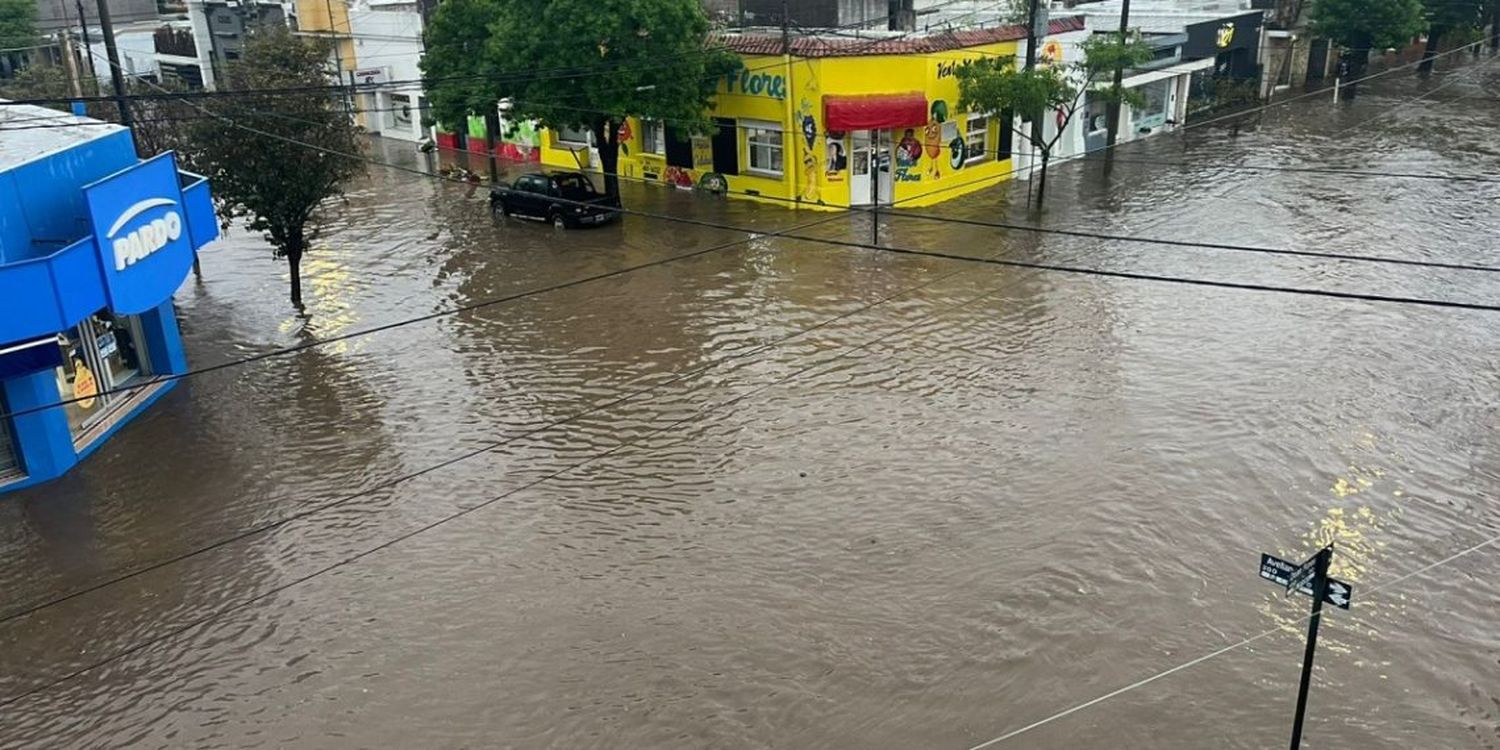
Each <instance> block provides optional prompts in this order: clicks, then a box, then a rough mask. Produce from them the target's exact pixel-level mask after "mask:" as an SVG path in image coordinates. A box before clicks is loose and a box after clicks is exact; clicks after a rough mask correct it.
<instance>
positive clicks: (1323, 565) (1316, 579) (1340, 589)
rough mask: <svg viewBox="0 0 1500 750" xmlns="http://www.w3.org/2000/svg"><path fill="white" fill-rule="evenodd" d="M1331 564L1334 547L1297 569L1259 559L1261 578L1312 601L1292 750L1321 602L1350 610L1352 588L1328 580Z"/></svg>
mask: <svg viewBox="0 0 1500 750" xmlns="http://www.w3.org/2000/svg"><path fill="white" fill-rule="evenodd" d="M1332 561H1333V545H1331V544H1330V545H1328V546H1327V547H1324V548H1323V549H1320V550H1318V553H1317V554H1316V555H1313V556H1312V557H1311V558H1309V559H1308V560H1307V561H1306V562H1304V563H1302V564H1301V565H1298V564H1296V563H1294V562H1290V561H1287V560H1283V559H1281V558H1279V557H1276V556H1274V555H1267V554H1262V555H1261V556H1260V577H1261V578H1264V579H1266V580H1267V581H1271V582H1272V583H1276V584H1279V585H1281V586H1284V587H1286V592H1287V593H1288V594H1290V593H1291V592H1292V591H1297V592H1298V593H1301V594H1305V595H1307V596H1310V597H1312V616H1311V617H1310V618H1308V621H1307V651H1306V652H1305V653H1304V654H1303V655H1302V682H1301V684H1300V685H1299V686H1298V688H1297V714H1296V716H1295V717H1294V718H1293V719H1292V750H1300V748H1301V747H1302V717H1303V716H1304V715H1305V714H1306V713H1307V692H1308V689H1309V688H1310V687H1311V686H1312V665H1313V654H1314V653H1315V652H1316V651H1317V649H1318V624H1319V621H1321V620H1322V619H1323V602H1328V603H1329V604H1332V605H1333V606H1335V607H1339V608H1342V609H1348V608H1349V602H1350V600H1351V599H1352V598H1353V596H1354V587H1353V586H1351V585H1349V584H1348V583H1345V582H1344V581H1340V580H1338V579H1336V578H1329V577H1328V564H1329V563H1330V562H1332Z"/></svg>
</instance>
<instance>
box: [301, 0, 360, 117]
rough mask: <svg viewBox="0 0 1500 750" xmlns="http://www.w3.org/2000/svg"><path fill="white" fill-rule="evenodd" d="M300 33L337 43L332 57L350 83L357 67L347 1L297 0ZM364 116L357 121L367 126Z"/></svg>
mask: <svg viewBox="0 0 1500 750" xmlns="http://www.w3.org/2000/svg"><path fill="white" fill-rule="evenodd" d="M296 8H297V30H298V31H299V32H300V33H303V34H307V35H308V36H320V37H323V38H325V39H326V38H329V37H332V38H333V39H334V45H333V47H334V51H333V52H332V53H331V56H332V57H333V60H332V62H333V63H334V66H335V69H336V70H337V71H338V75H339V79H340V80H341V81H343V82H346V83H347V82H348V81H349V74H350V73H351V72H352V71H353V70H354V69H355V68H357V67H359V66H358V64H357V63H356V62H355V59H356V54H355V50H354V39H353V37H352V36H351V26H350V23H349V5H348V4H347V2H346V0H296ZM363 117H364V115H363V113H358V114H357V115H356V120H357V121H358V122H359V123H360V124H361V125H364V124H365V122H364V120H363Z"/></svg>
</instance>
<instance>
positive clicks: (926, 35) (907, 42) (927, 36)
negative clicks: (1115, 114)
mask: <svg viewBox="0 0 1500 750" xmlns="http://www.w3.org/2000/svg"><path fill="white" fill-rule="evenodd" d="M1083 29H1084V19H1083V17H1082V16H1066V17H1063V18H1054V19H1052V21H1051V23H1050V24H1049V28H1048V31H1047V33H1049V34H1065V33H1067V32H1070V31H1082V30H1083ZM860 34H861V35H862V36H858V37H856V36H849V35H847V34H834V33H832V32H827V33H823V34H819V33H818V32H817V31H812V32H809V33H807V34H803V35H799V36H794V37H792V38H791V40H790V41H791V48H792V49H791V53H792V56H794V57H854V56H858V55H921V54H927V53H930V52H947V51H949V50H956V49H964V48H966V47H978V46H980V45H984V44H994V43H996V42H1010V41H1015V40H1018V39H1025V38H1026V27H1025V26H1017V25H1013V24H1005V25H1000V26H992V27H989V28H980V29H963V30H956V31H929V32H892V33H891V34H890V35H889V36H888V37H882V36H879V35H878V34H879V32H874V33H872V32H860ZM715 41H717V42H718V43H720V44H722V45H724V46H725V47H727V48H728V49H729V50H730V51H732V52H737V53H739V54H741V55H779V54H781V33H780V32H779V31H774V32H773V31H740V32H727V33H724V34H721V35H719V37H718V38H717V39H716V40H715Z"/></svg>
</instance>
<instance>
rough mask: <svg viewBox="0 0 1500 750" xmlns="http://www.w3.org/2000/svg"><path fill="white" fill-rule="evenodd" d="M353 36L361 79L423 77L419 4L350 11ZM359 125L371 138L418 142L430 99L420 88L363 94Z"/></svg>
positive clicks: (405, 86)
mask: <svg viewBox="0 0 1500 750" xmlns="http://www.w3.org/2000/svg"><path fill="white" fill-rule="evenodd" d="M347 16H348V19H349V28H350V32H351V34H352V35H353V37H354V38H353V48H354V58H353V60H354V63H355V65H356V69H357V74H356V75H357V76H360V77H363V76H365V75H367V74H368V73H371V72H375V73H378V76H379V77H380V78H382V79H383V80H385V81H388V82H389V81H415V80H419V79H420V78H421V77H422V69H421V67H420V65H419V63H420V62H421V60H422V51H423V50H424V49H425V48H424V46H423V43H422V16H421V14H420V13H419V12H418V11H417V7H416V5H415V4H400V3H389V4H384V3H381V4H377V3H370V4H369V5H368V6H366V7H360V6H355V7H354V8H352V9H350V10H348V11H347ZM359 98H360V101H359V105H358V106H359V109H360V110H361V114H362V115H363V119H362V121H361V123H362V124H363V125H364V127H365V128H366V129H368V130H369V131H370V132H372V133H379V134H381V135H384V136H387V137H391V138H400V139H402V140H409V141H416V140H420V139H421V138H422V137H423V136H425V135H426V133H427V131H428V129H427V128H424V127H422V118H423V116H424V115H423V110H424V109H425V108H426V99H425V95H424V93H423V90H422V87H421V85H419V84H410V83H408V84H398V85H395V86H392V87H390V88H385V87H382V88H381V89H380V90H378V91H370V92H364V93H361V94H359Z"/></svg>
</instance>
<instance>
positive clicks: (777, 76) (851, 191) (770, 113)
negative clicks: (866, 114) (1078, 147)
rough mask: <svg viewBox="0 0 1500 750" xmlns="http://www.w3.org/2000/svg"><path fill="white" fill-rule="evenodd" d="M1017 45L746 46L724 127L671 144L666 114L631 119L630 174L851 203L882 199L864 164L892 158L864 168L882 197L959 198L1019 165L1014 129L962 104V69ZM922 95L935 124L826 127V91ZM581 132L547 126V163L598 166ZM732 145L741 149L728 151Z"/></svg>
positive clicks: (721, 102) (724, 101)
mask: <svg viewBox="0 0 1500 750" xmlns="http://www.w3.org/2000/svg"><path fill="white" fill-rule="evenodd" d="M1015 54H1016V43H1015V42H1014V41H1002V42H995V43H990V44H983V45H978V46H973V47H966V48H961V49H954V50H949V51H943V52H930V53H925V54H893V55H848V56H829V57H782V56H757V55H746V56H744V57H743V61H744V64H745V67H744V69H743V70H742V71H741V72H740V73H739V74H737V75H736V76H735V77H734V78H733V79H732V80H725V81H721V82H720V84H719V93H718V95H717V96H716V97H715V102H714V105H713V108H712V111H711V112H710V113H709V114H710V116H711V117H713V118H714V119H715V121H716V122H717V124H718V127H719V131H718V133H717V134H716V135H715V134H709V135H705V136H694V137H693V138H692V139H691V145H690V146H689V145H688V144H687V143H686V142H683V141H678V145H676V146H670V147H669V146H666V145H665V144H664V141H665V140H666V138H664V137H662V136H657V135H656V132H657V129H656V127H655V125H654V124H652V123H642V122H639V121H637V120H634V119H631V120H629V121H627V123H626V125H625V127H623V128H622V129H621V135H622V139H621V143H622V145H623V148H622V149H621V153H620V165H619V171H620V175H621V177H622V178H623V179H626V180H646V181H661V182H665V183H670V184H676V185H679V186H689V185H695V184H702V183H703V182H704V181H705V180H709V181H713V180H715V178H716V176H721V177H722V180H723V184H726V185H727V188H728V191H729V195H731V196H734V197H748V198H752V199H759V200H763V201H768V202H775V203H778V204H782V205H797V206H807V207H812V208H818V207H824V208H843V207H848V206H851V205H868V204H870V203H871V202H872V200H873V198H874V196H873V194H872V188H871V187H870V186H869V183H870V182H871V181H872V179H873V177H871V176H862V175H861V173H860V169H861V167H862V166H864V165H873V164H877V163H883V164H885V165H886V166H885V168H884V169H883V170H875V169H869V168H868V167H867V168H866V169H865V170H864V175H878V176H879V179H880V182H881V184H880V186H879V188H878V190H879V198H880V203H881V204H882V205H890V204H892V203H894V204H896V205H901V206H924V205H930V204H933V203H937V202H940V201H944V200H950V199H952V198H955V197H958V196H960V195H964V194H966V193H970V192H973V191H975V190H979V189H982V188H984V187H988V186H990V185H993V184H995V183H996V182H998V181H999V180H1001V179H1004V178H1005V177H1007V176H1009V174H1010V172H1011V163H1010V159H1009V158H1008V153H1006V152H1008V150H1009V148H1008V147H1009V143H1010V139H1009V137H1008V135H1006V134H1005V129H1004V128H1003V127H1001V126H999V124H998V122H997V120H998V118H996V117H988V118H983V117H979V116H976V117H975V118H973V119H972V121H971V118H970V117H969V113H965V112H960V111H959V110H958V98H959V93H958V79H957V77H956V76H954V75H953V72H954V70H955V69H956V68H957V67H958V66H959V65H961V64H963V63H964V62H965V61H969V60H974V59H978V58H979V57H981V56H997V55H999V56H1014V55H1015ZM911 94H920V95H921V96H922V97H923V98H924V99H925V106H926V109H927V114H926V116H925V119H926V122H925V123H924V124H918V125H915V126H913V127H906V126H902V127H898V128H886V129H880V130H875V131H855V132H828V131H827V128H825V126H824V120H825V112H826V110H825V104H826V102H825V97H850V96H886V97H899V96H903V95H905V96H908V97H910V95H911ZM731 133H732V139H731ZM876 138H878V139H879V140H878V145H877V144H876V142H875V140H874V139H876ZM648 139H649V142H648ZM577 140H578V139H577V138H576V137H575V139H574V142H572V143H569V142H567V141H566V139H565V138H564V137H563V136H562V135H561V134H559V133H556V132H553V131H544V132H543V133H542V137H541V161H542V163H543V164H545V165H548V166H552V167H556V168H559V169H577V168H578V165H579V163H580V161H582V162H584V163H585V166H587V167H588V168H591V169H597V168H598V167H597V164H593V163H590V160H589V157H588V155H587V152H586V151H587V147H586V146H584V145H583V144H582V143H579V142H577ZM778 142H779V158H778V154H777V153H775V152H776V151H777V149H778V146H777V145H776V144H777V143H778ZM867 144H869V145H868V146H867ZM981 144H982V146H981ZM731 148H732V149H733V152H734V153H733V158H726V157H727V153H726V152H728V151H729V150H730V149H731ZM752 150H753V151H754V152H755V153H753V154H752ZM669 157H675V158H669ZM669 162H670V163H669ZM778 167H779V168H778Z"/></svg>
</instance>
